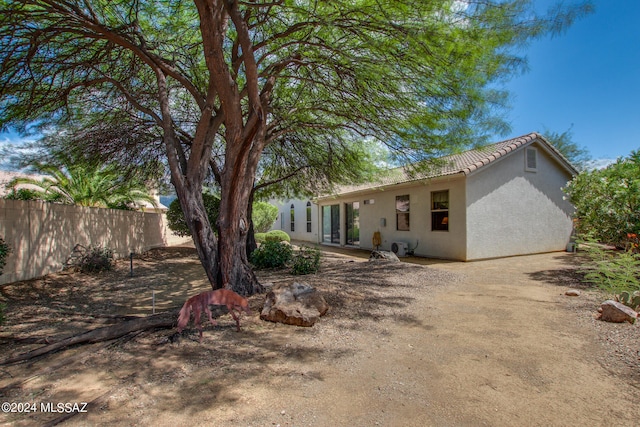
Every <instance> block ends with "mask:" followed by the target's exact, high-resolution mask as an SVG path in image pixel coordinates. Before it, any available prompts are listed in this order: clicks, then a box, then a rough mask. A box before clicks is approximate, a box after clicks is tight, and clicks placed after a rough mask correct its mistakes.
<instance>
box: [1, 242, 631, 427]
mask: <svg viewBox="0 0 640 427" xmlns="http://www.w3.org/2000/svg"><path fill="white" fill-rule="evenodd" d="M362 255H363V253H361V252H344V251H342V252H340V253H336V252H332V253H325V256H324V258H323V263H322V269H321V272H320V273H319V274H317V275H312V276H303V277H296V278H295V280H298V281H304V282H307V283H310V284H312V285H314V286H316V287H317V288H318V289H319V290H320V291H321V292H322V293H323V295H324V296H325V298H326V300H327V302H328V303H329V304H330V306H331V309H330V311H329V313H328V314H327V315H326V316H325V317H323V318H321V319H320V321H319V322H318V323H317V324H316V325H315V326H314V327H312V328H298V327H293V326H285V325H281V324H274V323H268V322H264V321H261V320H260V319H259V312H260V309H261V306H262V302H263V300H264V295H258V296H254V297H252V298H251V299H250V304H251V307H252V309H253V310H254V314H253V315H252V316H247V315H243V317H242V326H243V329H242V331H241V332H236V330H235V324H234V322H233V321H232V319H231V318H230V316H228V315H224V316H222V317H221V318H220V319H219V321H218V326H217V327H215V328H213V327H212V326H211V325H208V324H207V325H206V327H205V332H204V341H203V343H202V344H199V343H198V336H197V331H196V330H195V329H193V328H190V329H188V330H186V331H185V332H183V336H182V337H181V338H180V339H178V340H173V338H174V337H176V335H175V329H160V330H155V331H147V332H142V333H139V334H136V335H133V336H131V335H129V336H126V337H124V338H121V339H117V340H114V341H111V342H102V343H96V344H88V345H79V346H75V347H72V348H68V349H65V350H63V351H59V352H57V353H54V354H49V355H46V356H41V357H39V358H37V359H35V360H32V361H30V362H26V363H18V364H12V365H8V366H7V365H5V366H0V401H2V402H16V403H35V404H36V409H37V411H36V412H33V413H28V414H17V413H2V414H1V415H0V424H2V425H11V426H33V425H47V423H49V424H48V425H54V424H55V423H58V422H62V423H63V425H65V426H96V425H104V426H123V425H140V426H165V425H166V426H174V425H192V426H200V425H214V426H277V425H280V426H332V427H333V426H375V425H380V426H421V427H422V426H480V425H489V426H550V425H553V426H564V425H567V426H569V425H571V426H574V425H577V426H598V425H602V426H604V425H606V426H615V425H620V426H623V425H624V426H626V425H637V424H638V416H639V415H638V414H639V413H640V412H639V409H638V408H640V353H639V351H640V327H639V326H638V325H637V324H636V325H630V324H608V323H604V322H600V321H598V320H595V319H594V314H595V310H596V308H597V307H598V305H599V303H600V302H601V301H602V299H603V296H602V295H601V294H598V293H597V292H596V291H593V290H589V289H584V288H583V287H581V285H580V283H579V281H578V280H577V275H576V274H575V273H574V271H573V268H574V267H573V263H574V261H575V258H574V257H575V255H572V254H564V253H554V254H543V255H534V256H526V257H515V258H506V259H499V260H490V261H481V262H473V263H454V262H432V261H429V260H408V261H416V262H420V263H421V264H423V265H417V264H413V263H409V262H403V263H400V264H391V263H385V262H377V263H368V262H367V261H366V258H365V259H363V258H362ZM424 264H428V265H424ZM259 277H260V278H261V281H262V282H273V283H278V282H280V281H289V280H294V277H293V276H288V275H287V274H286V273H283V272H282V271H277V272H273V271H271V272H260V274H259ZM570 287H578V288H580V289H581V290H582V295H581V296H579V297H568V296H565V295H564V293H565V291H566V290H567V289H569V288H570ZM207 289H208V284H207V282H206V278H205V276H204V272H203V271H202V267H201V266H200V264H199V262H198V260H197V258H196V255H195V251H194V250H193V249H191V248H165V249H161V250H154V251H151V252H149V253H147V254H145V255H144V256H141V257H138V258H137V259H135V260H134V275H133V277H129V260H122V261H119V262H118V264H117V268H116V269H115V271H113V272H110V273H107V274H102V275H98V276H88V275H83V274H80V273H60V274H55V275H50V276H47V277H44V278H41V279H38V280H33V281H28V282H22V283H15V284H10V285H3V286H0V302H4V303H6V304H7V305H8V313H7V317H8V319H7V322H6V323H5V325H4V326H2V328H1V329H0V358H1V359H2V360H5V359H6V358H8V357H10V356H13V355H16V354H20V353H24V352H26V351H29V350H31V349H34V348H38V347H40V346H42V345H43V344H42V343H38V340H41V339H43V338H44V337H49V338H48V340H49V341H54V340H56V339H61V338H64V337H66V336H69V335H72V334H74V333H78V332H81V331H83V330H88V329H93V328H97V327H100V326H104V324H105V322H118V321H122V320H118V319H113V318H109V317H103V316H102V317H101V316H99V315H114V314H120V315H146V314H150V313H151V310H152V309H151V300H152V292H153V291H154V290H155V298H156V311H168V310H176V309H177V308H179V307H180V306H181V305H182V303H183V302H184V300H185V299H186V298H187V297H188V296H190V295H193V294H195V293H197V292H200V291H203V290H207ZM112 317H113V316H112ZM49 402H50V403H53V404H54V407H55V404H56V403H66V402H68V403H82V402H90V403H89V405H88V406H87V408H86V411H87V412H86V413H80V414H77V415H74V416H72V417H71V418H68V415H69V414H65V413H43V412H42V411H41V409H42V406H41V404H44V406H46V405H47V403H49ZM65 418H67V419H65Z"/></svg>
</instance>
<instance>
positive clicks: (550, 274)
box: [528, 254, 594, 289]
mask: <svg viewBox="0 0 640 427" xmlns="http://www.w3.org/2000/svg"><path fill="white" fill-rule="evenodd" d="M554 259H555V260H560V261H562V263H563V264H564V265H565V267H563V268H556V269H551V270H543V271H536V272H533V273H528V276H529V277H530V278H531V279H532V280H536V281H539V282H544V283H548V284H551V285H555V286H564V287H569V288H575V289H591V288H593V287H594V286H593V285H592V284H591V283H589V282H586V281H585V280H584V273H582V272H581V271H580V265H581V263H582V262H583V261H584V259H583V258H582V257H579V256H578V255H576V254H562V255H559V256H556V257H554Z"/></svg>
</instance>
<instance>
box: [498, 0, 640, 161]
mask: <svg viewBox="0 0 640 427" xmlns="http://www.w3.org/2000/svg"><path fill="white" fill-rule="evenodd" d="M552 3H554V2H552V1H547V0H544V1H540V0H536V5H537V6H538V5H539V6H540V7H545V5H548V4H552ZM593 3H594V5H595V12H594V13H592V14H590V15H588V16H586V17H584V18H582V19H580V20H578V21H577V22H575V23H574V24H573V25H572V26H571V27H570V28H569V29H568V30H567V31H566V33H564V34H561V35H559V36H556V37H554V38H551V37H545V38H544V39H540V40H538V41H536V42H534V43H532V44H531V45H530V46H529V47H528V49H527V51H526V56H527V58H528V60H529V72H527V73H526V74H524V75H522V76H520V77H517V78H515V79H513V80H512V81H511V82H510V83H509V84H508V85H507V88H508V89H509V90H510V91H511V92H512V94H513V95H512V96H513V98H514V99H513V102H512V106H513V109H512V110H511V112H510V113H509V114H508V118H509V119H510V121H511V125H512V132H511V135H512V136H518V135H523V134H526V133H529V132H532V131H543V129H545V128H547V129H549V130H551V131H553V132H559V133H561V132H564V131H566V130H567V129H569V128H570V127H571V125H573V129H572V133H573V141H574V142H576V143H577V144H578V145H580V146H583V147H585V148H586V149H587V150H589V152H590V154H591V157H593V158H594V159H616V158H618V157H620V156H627V155H628V154H629V153H630V152H631V151H633V150H639V149H640V27H639V22H640V0H595V1H593Z"/></svg>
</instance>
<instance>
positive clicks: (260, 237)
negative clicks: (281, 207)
mask: <svg viewBox="0 0 640 427" xmlns="http://www.w3.org/2000/svg"><path fill="white" fill-rule="evenodd" d="M266 236H267V233H256V234H254V236H253V237H254V238H255V239H256V243H264V242H265V237H266Z"/></svg>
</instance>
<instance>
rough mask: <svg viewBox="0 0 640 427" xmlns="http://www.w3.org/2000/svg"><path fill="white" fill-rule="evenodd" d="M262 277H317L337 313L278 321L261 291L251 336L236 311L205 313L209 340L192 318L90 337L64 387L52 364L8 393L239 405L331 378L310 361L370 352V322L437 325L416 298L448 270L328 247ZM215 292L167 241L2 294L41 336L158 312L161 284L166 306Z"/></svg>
mask: <svg viewBox="0 0 640 427" xmlns="http://www.w3.org/2000/svg"><path fill="white" fill-rule="evenodd" d="M425 271H426V272H429V274H432V275H433V277H432V280H428V281H427V283H421V282H420V283H419V282H416V280H413V279H412V274H413V273H420V274H421V276H420V277H424V275H425ZM257 274H258V277H259V279H260V281H261V282H263V283H265V282H269V281H272V282H274V283H280V282H291V281H298V282H305V283H309V284H310V285H312V286H314V287H316V288H317V289H318V290H319V291H320V292H321V293H322V295H323V296H324V297H325V299H326V300H327V303H328V304H329V306H330V310H329V313H328V314H327V315H325V317H323V318H321V319H320V320H319V322H318V323H317V324H316V326H314V327H312V328H298V327H293V326H285V325H280V324H272V323H269V322H264V321H261V320H259V318H258V315H259V312H260V311H261V309H262V304H263V301H264V295H256V296H253V297H251V298H250V299H249V301H250V305H251V308H252V310H253V311H254V315H253V316H251V317H247V316H243V317H242V327H243V331H242V332H240V333H238V332H236V331H235V323H234V322H233V320H232V319H231V318H230V317H229V316H223V317H222V318H220V319H219V320H218V326H217V327H212V326H211V325H209V324H208V322H205V321H204V319H203V325H206V327H205V330H204V342H203V343H202V344H200V343H199V342H198V333H197V330H196V329H195V328H194V327H193V323H190V324H189V326H188V328H187V329H186V330H185V331H184V332H183V334H182V335H180V337H179V339H178V340H176V339H175V338H176V336H177V334H176V333H175V330H173V329H172V330H166V329H165V330H158V331H155V332H143V333H140V334H138V335H136V336H134V337H125V338H122V339H118V340H115V341H113V342H112V343H111V344H109V345H106V346H105V345H102V346H97V347H96V346H95V345H94V346H87V347H86V350H84V349H83V348H80V347H74V348H71V349H70V350H69V354H80V355H82V358H80V359H77V360H76V359H69V363H68V364H66V365H65V364H62V365H60V366H59V367H58V368H57V369H56V370H55V378H57V381H58V382H59V381H62V384H63V385H64V387H60V386H57V387H51V386H47V385H46V384H47V383H48V382H51V381H54V380H53V379H50V378H49V376H50V375H51V374H52V373H51V372H45V373H43V374H42V375H41V376H40V380H39V381H38V383H40V384H45V386H44V389H40V388H38V387H37V386H36V385H35V383H28V384H27V383H25V384H21V385H20V386H19V387H17V388H13V389H12V390H8V389H5V390H3V389H0V395H2V396H5V397H6V396H11V397H12V398H14V400H19V399H20V398H23V397H25V396H29V395H33V394H37V395H40V396H42V400H45V399H46V400H50V401H91V400H93V399H94V398H95V397H96V396H97V395H100V394H105V393H106V394H107V395H109V394H111V395H112V398H111V400H113V402H114V403H113V404H114V405H119V404H122V405H133V406H131V408H132V410H133V409H135V405H142V406H144V405H148V406H154V407H156V408H162V409H161V410H160V412H162V413H164V412H174V411H186V412H200V411H208V410H210V409H211V408H212V407H216V406H220V407H222V406H225V405H226V406H229V405H234V404H235V403H236V402H237V401H239V400H241V399H242V393H241V390H242V388H243V387H258V386H259V387H267V388H274V389H277V388H278V387H282V386H283V385H284V384H286V387H294V388H295V387H301V386H304V385H305V384H309V383H314V382H318V381H323V379H324V374H323V373H322V372H321V371H311V370H309V369H308V368H306V367H305V366H306V365H307V364H309V363H310V362H314V361H320V362H322V363H323V364H325V362H326V364H327V365H331V364H336V363H340V361H342V360H345V359H348V358H350V357H353V355H354V354H355V352H357V351H358V350H357V348H356V347H354V345H353V340H354V339H355V337H356V336H357V335H358V334H360V333H361V332H362V331H369V332H371V331H373V333H374V334H376V335H377V336H383V335H384V334H388V332H387V331H385V328H384V327H383V326H381V325H382V324H383V322H385V321H388V322H394V323H402V324H406V325H409V326H412V327H419V328H424V329H425V330H430V329H432V327H431V326H430V325H425V324H423V323H422V322H421V321H420V320H418V317H417V316H414V315H413V314H411V310H412V309H420V308H419V307H415V301H416V297H415V294H416V293H417V292H424V287H425V286H438V285H439V284H444V283H445V282H446V279H447V276H446V275H445V273H442V272H438V271H436V270H433V269H429V268H428V267H423V266H416V265H410V264H406V263H389V262H372V263H369V262H366V261H355V262H354V261H352V260H350V259H348V258H344V257H340V256H332V255H325V257H324V259H323V261H322V268H321V271H320V273H319V274H315V275H307V276H293V275H290V274H289V273H287V272H286V271H284V270H278V271H259V272H257ZM420 280H422V279H420ZM207 289H210V287H209V284H208V282H207V279H206V275H205V274H204V271H203V269H202V266H201V264H200V263H199V261H198V259H197V255H196V254H195V250H194V249H192V248H178V249H173V248H163V249H161V250H157V251H150V252H149V253H147V254H143V255H138V256H137V257H136V258H134V268H133V277H131V275H130V265H129V260H128V259H127V260H121V261H119V262H118V263H117V265H116V268H115V269H114V271H112V272H107V273H105V274H102V275H97V276H87V275H82V274H80V273H62V274H58V275H51V276H47V277H44V278H41V279H36V280H33V281H28V282H21V283H14V284H10V285H3V286H2V287H0V295H1V296H2V299H3V300H4V301H7V302H8V305H9V307H10V310H9V311H8V316H9V321H8V323H7V325H6V326H7V328H6V329H5V331H6V332H7V335H9V336H16V335H19V336H22V337H34V338H37V337H42V336H52V337H66V336H69V335H71V334H73V333H77V332H79V331H83V330H89V329H95V328H96V327H99V326H96V325H94V324H92V323H93V321H94V320H91V321H87V320H88V319H90V318H92V316H93V315H95V314H136V315H140V314H150V313H151V303H152V301H151V298H152V291H155V296H156V301H155V303H156V309H157V311H167V310H169V309H171V310H175V309H176V308H179V307H180V306H181V305H182V304H183V303H184V301H185V300H186V299H187V298H188V297H189V296H191V295H194V294H196V293H198V292H202V291H204V290H207ZM412 306H413V308H412ZM83 318H84V319H83ZM83 320H85V321H83ZM100 326H104V325H100ZM325 326H326V327H325ZM5 331H3V332H5ZM0 338H1V337H0ZM5 338H6V337H5ZM328 341H330V342H331V345H327V342H328ZM33 348H34V345H33V344H31V345H27V344H20V343H18V342H16V341H15V340H14V341H12V340H10V339H8V340H0V352H1V353H2V354H5V355H6V357H8V356H9V355H15V354H18V353H23V352H26V351H29V350H31V349H33ZM94 349H95V350H94ZM65 351H67V350H62V352H60V353H58V354H56V355H48V356H44V357H40V358H38V359H36V360H34V361H32V362H31V363H30V364H29V365H27V364H22V365H18V366H12V367H10V368H7V369H9V370H10V372H9V371H7V372H8V373H9V374H10V375H11V376H13V378H12V381H13V383H20V378H23V377H24V378H28V377H30V376H31V375H33V369H34V367H35V368H36V369H37V367H38V366H46V365H47V364H48V363H51V362H52V361H53V360H58V361H60V360H64V358H65V354H64V352H65ZM58 363H59V362H58ZM81 373H87V375H88V374H89V373H90V374H91V375H93V376H94V377H95V380H94V381H93V382H92V383H91V387H87V383H86V381H84V382H83V381H81V380H80V378H82V375H81ZM258 382H259V383H258ZM4 384H6V383H4ZM4 384H3V385H4ZM38 393H39V394H38ZM176 400H177V401H179V404H176ZM127 402H129V403H127ZM131 402H133V403H131ZM101 405H102V407H104V408H106V409H100V408H94V414H102V415H100V416H107V417H108V414H109V410H108V406H109V405H108V404H107V405H105V404H104V402H101ZM120 413H122V412H121V411H120ZM42 416H43V415H42V414H39V415H37V416H35V415H34V417H36V418H31V419H29V420H28V421H29V422H33V421H37V423H41V422H43V421H49V420H51V419H53V418H52V416H49V417H48V418H47V417H44V418H42ZM90 419H92V418H90ZM96 419H98V418H96ZM100 419H101V418H100ZM107 420H108V418H107V419H105V422H107ZM112 421H118V420H117V419H114V420H112Z"/></svg>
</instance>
